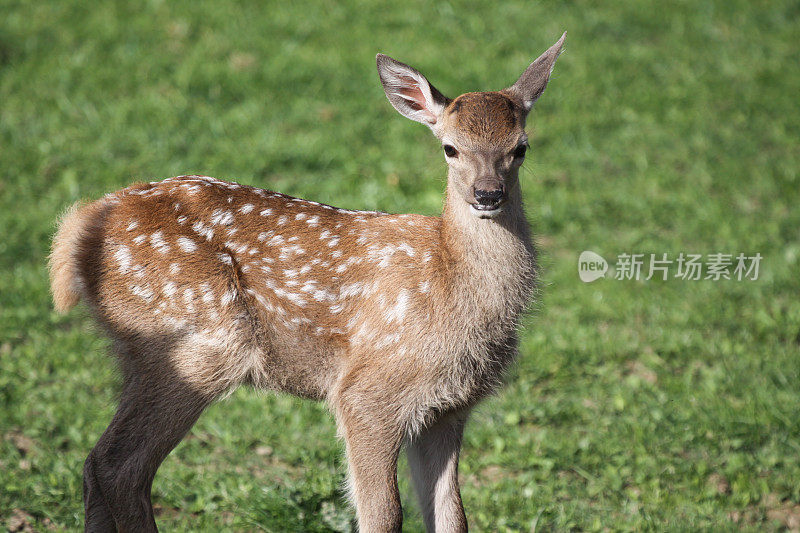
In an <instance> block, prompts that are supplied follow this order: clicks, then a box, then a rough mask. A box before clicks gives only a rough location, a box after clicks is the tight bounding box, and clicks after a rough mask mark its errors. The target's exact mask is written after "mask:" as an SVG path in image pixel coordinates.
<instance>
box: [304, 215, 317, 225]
mask: <svg viewBox="0 0 800 533" xmlns="http://www.w3.org/2000/svg"><path fill="white" fill-rule="evenodd" d="M306 224H308V225H309V226H311V227H316V226H318V225H319V217H318V216H316V215H314V216H313V217H310V218H309V219H308V220H306Z"/></svg>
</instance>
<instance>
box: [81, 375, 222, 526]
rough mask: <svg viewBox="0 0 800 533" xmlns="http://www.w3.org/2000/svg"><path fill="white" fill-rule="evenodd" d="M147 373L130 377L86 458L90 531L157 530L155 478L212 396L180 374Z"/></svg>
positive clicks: (87, 520) (85, 470) (86, 509)
mask: <svg viewBox="0 0 800 533" xmlns="http://www.w3.org/2000/svg"><path fill="white" fill-rule="evenodd" d="M148 377H149V376H148ZM148 377H142V376H136V375H133V376H128V377H126V380H125V385H124V387H123V392H122V397H121V399H120V404H119V408H118V409H117V412H116V414H115V415H114V418H113V419H112V421H111V424H110V425H109V426H108V428H107V429H106V430H105V432H104V433H103V435H102V436H101V437H100V440H99V441H98V442H97V444H96V445H95V447H94V448H93V449H92V451H91V453H90V454H89V457H88V458H87V459H86V463H85V466H84V504H85V511H86V524H85V529H86V531H92V532H94V531H157V528H156V523H155V519H154V518H153V507H152V504H151V502H150V489H151V485H152V483H153V477H155V474H156V470H157V469H158V467H159V465H160V464H161V462H162V461H163V460H164V459H165V458H166V456H167V455H168V454H169V453H170V452H171V451H172V449H173V448H174V447H175V446H176V445H177V444H178V443H179V442H180V441H181V439H182V438H183V437H184V435H185V434H186V433H187V432H188V431H189V429H190V428H191V427H192V425H193V424H194V423H195V421H196V420H197V418H198V417H199V416H200V413H201V412H202V411H203V409H204V408H205V407H206V406H207V405H208V404H209V403H210V402H211V401H212V400H213V398H214V395H211V394H206V393H202V392H199V391H198V390H197V389H194V388H192V387H190V386H189V385H187V384H185V383H182V382H180V380H178V379H177V378H175V379H169V378H165V377H164V376H160V377H159V378H158V380H155V379H148Z"/></svg>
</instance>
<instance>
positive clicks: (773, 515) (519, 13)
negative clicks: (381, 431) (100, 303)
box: [0, 0, 800, 531]
mask: <svg viewBox="0 0 800 533" xmlns="http://www.w3.org/2000/svg"><path fill="white" fill-rule="evenodd" d="M2 12H3V16H2V17H0V228H2V239H0V406H1V408H0V472H2V474H0V524H2V523H3V522H5V524H6V525H7V526H9V527H10V526H11V525H14V527H17V526H18V525H20V524H22V525H26V524H27V525H28V526H30V527H34V528H36V529H40V530H46V529H48V528H56V529H66V530H77V529H79V528H81V527H82V504H81V468H82V462H83V459H84V457H85V455H86V454H87V453H88V451H89V449H90V448H91V447H92V445H93V443H94V441H95V440H96V439H97V438H98V436H99V435H100V433H101V432H102V430H103V429H104V427H105V426H106V424H107V423H108V421H109V420H110V418H111V415H112V413H113V410H114V402H115V398H116V395H117V391H118V386H119V379H118V377H117V375H116V373H115V371H114V368H113V363H112V361H111V360H110V359H109V358H108V357H107V356H106V355H105V351H106V348H107V341H106V340H104V339H103V338H102V337H101V336H100V335H99V333H98V331H97V329H96V327H95V326H93V325H92V322H91V320H90V319H89V317H88V314H87V313H86V311H85V310H77V311H74V312H72V313H70V314H69V315H67V316H64V317H62V316H57V315H56V314H55V313H54V312H53V311H52V306H51V303H50V299H49V295H48V284H47V273H46V269H45V261H46V256H47V252H48V247H49V240H50V237H51V234H52V232H53V229H54V221H55V219H56V217H57V215H58V214H59V212H60V211H61V210H63V209H64V208H65V207H66V206H67V205H69V204H71V203H72V202H74V201H75V200H78V199H80V198H93V197H97V196H99V195H102V194H103V193H105V192H108V191H111V190H114V189H116V188H119V187H122V186H124V185H126V184H128V183H129V182H131V181H134V180H147V179H150V178H152V177H167V176H170V175H177V174H183V173H203V174H209V175H213V176H216V177H219V178H225V179H235V180H238V181H241V182H243V183H248V184H254V185H258V186H265V187H269V188H273V189H278V190H281V191H283V192H286V193H289V194H293V195H297V196H303V197H307V198H312V199H315V200H320V201H324V202H327V203H332V204H335V205H340V206H343V207H350V208H363V209H381V210H385V211H392V212H403V211H413V212H420V213H425V214H434V213H437V212H438V210H439V209H440V205H441V192H442V189H443V183H444V182H443V178H444V171H445V167H444V162H443V157H442V156H441V154H440V153H439V152H440V150H439V149H438V148H437V146H436V143H435V142H434V140H433V139H432V138H431V136H430V134H429V133H428V132H427V131H426V129H425V128H424V127H422V126H420V125H415V124H413V123H411V122H408V121H407V120H404V119H403V118H401V117H399V116H398V115H396V114H395V112H394V111H393V110H392V109H391V107H390V106H389V104H388V103H387V102H386V101H385V97H384V96H383V93H382V91H381V89H380V86H379V83H378V80H377V76H376V73H375V67H374V54H375V53H376V52H378V51H382V52H385V53H388V54H390V55H393V56H394V57H397V58H399V59H400V60H402V61H407V62H409V63H412V64H413V65H415V66H417V67H418V68H420V69H421V70H422V71H423V72H425V73H426V74H427V75H428V76H429V78H431V79H432V81H433V82H434V83H435V84H436V85H437V87H438V88H439V89H441V90H442V91H443V92H445V93H446V94H450V95H455V94H457V93H460V92H465V91H470V90H486V89H496V88H500V87H502V86H504V85H508V84H510V83H511V82H513V81H514V80H515V79H516V77H517V76H518V75H519V73H520V72H521V71H522V70H523V68H524V67H525V66H526V65H527V63H528V62H529V61H530V60H532V59H533V58H534V57H535V56H536V55H538V53H540V52H541V51H543V50H544V49H545V48H546V47H547V46H549V45H550V44H552V42H554V41H555V40H556V39H557V38H558V36H559V35H560V34H561V32H562V31H563V30H565V29H566V30H568V31H569V35H568V39H567V46H566V52H565V53H564V54H563V55H562V56H561V58H560V59H559V62H558V65H557V67H556V69H555V73H554V77H553V79H552V81H551V83H550V85H549V87H548V90H547V91H546V93H545V95H544V96H543V97H542V99H541V101H540V102H539V103H538V104H537V107H536V110H535V112H534V114H533V115H532V118H531V120H530V121H529V131H530V132H531V133H532V146H533V151H532V156H531V158H530V159H529V161H528V162H527V163H526V167H525V171H524V172H523V175H522V181H523V188H524V191H525V195H526V199H527V204H528V207H529V212H530V214H531V218H532V221H533V226H534V229H535V232H536V234H537V235H538V239H539V242H540V245H541V249H542V254H543V265H544V280H543V281H544V283H543V291H542V294H541V299H540V301H539V302H538V303H537V305H536V306H535V307H536V312H535V313H534V314H532V315H531V317H530V318H529V319H528V320H527V322H526V327H525V330H524V332H523V336H522V347H521V360H520V363H519V365H518V367H517V368H516V369H515V370H514V372H513V373H512V374H511V376H510V377H509V384H508V387H507V388H506V389H505V391H504V392H503V393H502V394H501V395H499V396H498V397H496V398H493V399H491V400H489V401H487V402H486V403H484V404H483V405H482V406H481V407H480V408H479V409H478V410H477V412H476V413H475V415H474V416H473V419H472V421H471V423H470V425H469V427H468V429H467V434H466V441H465V446H464V452H463V460H462V468H461V479H462V486H463V496H464V501H465V505H466V508H467V513H468V516H469V520H470V525H471V526H472V528H473V529H474V530H477V531H534V530H536V531H541V530H561V531H563V530H582V531H594V530H612V531H618V530H623V531H624V530H671V531H687V530H688V531H703V530H737V529H742V530H746V531H764V530H779V529H781V528H787V529H794V530H797V529H798V528H800V484H798V479H800V418H799V417H798V413H800V386H798V384H800V346H799V344H800V300H799V299H798V297H797V295H798V293H799V292H800V278H799V277H798V272H800V210H799V209H798V208H797V206H798V203H799V200H800V197H799V196H800V195H799V194H798V192H799V191H800V176H799V175H798V170H799V169H800V150H798V139H799V138H800V110H799V109H798V105H797V95H798V94H800V71H799V70H798V69H797V68H796V66H797V65H798V63H799V62H800V49H799V48H798V46H797V43H798V42H800V26H798V25H797V24H796V21H797V17H798V15H799V14H800V7H798V4H797V3H796V2H745V1H733V2H721V1H718V2H706V3H702V4H698V3H694V2H685V1H683V2H682V1H670V2H655V1H654V0H653V1H651V2H642V3H629V2H607V3H603V5H598V4H595V3H591V2H549V3H531V2H502V3H499V4H494V3H488V2H465V3H463V4H457V3H447V2H442V3H436V4H435V6H431V5H429V4H428V3H424V2H416V1H414V0H411V1H410V2H401V3H394V4H391V5H379V4H378V3H372V2H366V1H357V0H353V1H348V2H333V1H326V2H319V3H305V2H280V3H278V2H271V3H270V4H269V5H264V4H262V3H257V2H238V3H236V4H235V5H234V4H228V3H226V4H224V5H223V4H222V3H217V2H175V3H168V2H159V1H152V2H148V3H146V4H143V5H137V6H136V7H133V5H132V4H130V3H126V2H102V3H93V2H78V1H63V2H49V1H47V2H19V1H6V2H3V8H2ZM583 250H593V251H595V252H597V253H599V254H601V255H603V256H605V257H606V259H609V261H610V262H612V263H613V260H614V258H615V257H616V256H617V255H618V254H621V253H631V252H638V253H648V254H649V253H659V254H660V253H669V254H670V255H671V256H673V257H674V256H676V255H677V254H678V253H680V252H686V253H689V252H692V253H702V254H709V253H715V252H726V253H734V254H735V253H739V252H745V253H748V254H752V253H755V252H759V253H761V254H762V256H763V257H764V259H763V261H762V265H761V273H760V276H759V278H758V280H756V281H741V282H739V281H718V282H712V281H695V282H692V281H682V280H676V279H670V280H668V281H654V280H651V281H647V282H645V281H639V282H636V281H617V280H613V279H604V280H599V281H596V282H594V283H591V284H584V283H582V282H581V281H580V280H579V278H578V276H577V272H576V270H577V257H578V255H579V254H580V252H581V251H583ZM341 456H342V449H341V444H340V442H339V441H337V440H336V438H335V429H334V426H333V423H332V421H331V417H330V416H329V414H328V413H327V412H326V410H325V409H324V407H322V406H320V405H316V404H313V403H304V402H301V401H300V400H295V399H293V398H289V397H284V396H271V395H263V394H258V393H255V392H252V391H249V390H239V391H237V392H236V393H235V394H234V395H233V396H232V397H230V398H229V399H226V400H224V401H222V402H220V403H218V404H215V405H213V406H212V407H211V408H210V409H208V411H207V412H206V413H205V414H204V416H203V417H202V418H201V419H200V421H199V423H198V424H197V425H196V426H195V428H194V429H193V431H192V433H191V435H190V437H189V438H187V439H186V440H185V441H184V442H183V443H182V444H181V445H180V446H179V447H178V448H177V449H176V450H175V452H174V453H173V454H172V455H171V456H170V457H169V458H168V459H167V461H166V462H165V464H164V466H163V467H162V468H161V470H160V471H159V474H158V476H157V478H156V482H155V486H154V494H153V496H154V500H155V502H157V504H158V509H159V516H158V520H159V523H160V525H161V526H162V527H163V529H164V530H167V531H242V530H263V531H349V530H350V528H351V517H352V512H351V511H350V510H349V508H348V507H347V505H346V503H345V501H344V499H343V494H342V492H341V490H340V486H341V482H342V479H343V472H344V469H343V465H342V459H341ZM402 477H403V484H402V493H403V497H404V501H405V502H406V505H405V511H406V522H405V526H406V528H405V529H406V530H407V531H421V530H422V525H421V521H420V517H419V513H418V511H417V510H416V507H415V505H414V504H413V503H412V501H413V498H412V496H411V492H410V489H409V484H408V482H407V480H406V478H407V476H405V475H403V476H402Z"/></svg>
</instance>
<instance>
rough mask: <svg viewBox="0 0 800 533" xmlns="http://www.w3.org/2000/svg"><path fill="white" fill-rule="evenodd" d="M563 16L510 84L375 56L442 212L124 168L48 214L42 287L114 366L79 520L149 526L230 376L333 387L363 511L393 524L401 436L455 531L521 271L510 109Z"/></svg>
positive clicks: (319, 396) (99, 527)
mask: <svg viewBox="0 0 800 533" xmlns="http://www.w3.org/2000/svg"><path fill="white" fill-rule="evenodd" d="M565 35H566V34H565ZM565 35H564V36H562V37H561V39H560V40H559V41H558V42H557V43H556V44H554V45H553V46H552V47H551V48H550V49H548V50H547V51H546V52H545V53H544V54H542V55H541V56H540V57H539V58H538V59H537V60H536V61H534V62H533V63H532V64H531V65H530V66H529V67H528V68H527V69H526V70H525V72H524V73H523V74H522V76H521V77H520V78H519V80H518V81H517V82H516V83H514V85H512V86H510V87H508V88H507V89H504V90H502V91H497V92H474V93H466V94H463V95H461V96H459V97H458V98H455V99H452V100H451V99H450V98H447V97H445V96H444V95H442V94H441V93H440V92H439V91H438V90H436V88H434V87H433V85H431V84H430V83H429V82H428V80H427V79H426V78H425V77H424V76H423V75H422V74H421V73H420V72H419V71H417V70H415V69H413V68H411V67H409V66H407V65H405V64H403V63H400V62H398V61H395V60H394V59H391V58H389V57H387V56H385V55H378V56H377V66H378V73H379V75H380V80H381V83H382V84H383V88H384V91H385V92H386V96H387V97H388V99H389V101H390V103H391V104H392V106H394V108H395V109H396V110H397V111H399V112H400V114H402V115H404V116H406V117H408V118H410V119H412V120H415V121H417V122H421V123H423V124H425V125H427V126H428V127H429V128H430V129H431V130H432V131H433V133H434V135H435V136H436V137H437V138H438V139H439V140H440V141H441V143H442V146H443V149H444V154H445V159H446V161H447V164H448V179H447V190H446V199H445V202H444V209H443V213H442V216H441V217H428V216H421V215H414V214H406V215H393V214H387V213H380V212H374V211H351V210H346V209H337V208H335V207H331V206H329V205H325V204H321V203H317V202H312V201H309V200H303V199H300V198H293V197H291V196H287V195H284V194H280V193H276V192H271V191H267V190H263V189H258V188H255V187H249V186H245V185H239V184H236V183H229V182H225V181H220V180H216V179H213V178H209V177H204V176H180V177H176V178H170V179H167V180H164V181H161V182H153V183H149V184H136V185H132V186H130V187H128V188H126V189H122V190H120V191H117V192H115V193H111V194H109V195H107V196H105V197H104V198H102V199H100V200H97V201H95V202H93V203H89V204H85V205H77V204H76V205H75V206H73V207H72V208H71V209H70V210H69V211H68V212H67V213H66V214H65V215H64V217H63V218H62V220H61V223H60V226H59V229H58V232H57V234H56V236H55V238H54V244H53V251H52V254H51V258H50V271H51V284H52V291H53V296H54V300H55V307H56V309H57V310H58V311H62V312H63V311H67V310H68V309H69V308H71V307H72V306H74V305H75V304H77V303H78V301H79V300H80V299H83V300H84V301H85V303H86V304H87V305H88V307H89V309H90V310H91V313H92V314H93V315H94V317H95V318H96V319H97V321H98V322H99V323H100V324H101V326H102V327H103V328H104V330H105V331H106V332H107V333H108V335H109V336H110V338H111V339H112V340H113V352H114V354H115V355H116V356H117V358H118V360H119V363H120V368H121V373H122V376H123V386H122V394H121V397H120V402H119V408H118V410H117V412H116V414H115V415H114V417H113V419H112V421H111V423H110V425H109V426H108V428H107V429H106V430H105V432H104V433H103V435H102V436H101V437H100V440H99V441H98V443H97V445H96V446H95V447H94V449H92V451H91V453H90V454H89V456H88V458H87V459H86V463H85V465H84V503H85V513H86V530H87V531H155V530H156V523H155V520H154V518H153V508H152V505H151V502H150V491H151V485H152V482H153V477H154V476H155V473H156V470H157V469H158V467H159V465H160V464H161V462H162V461H163V460H164V458H165V457H166V456H167V455H168V454H169V453H170V451H171V450H172V449H173V448H174V447H175V446H176V445H177V444H178V442H180V440H181V439H182V438H183V437H184V435H186V433H187V432H188V431H189V429H190V428H191V427H192V425H193V424H194V422H195V421H196V420H197V418H198V417H199V416H200V414H201V412H202V411H203V409H204V408H205V407H206V406H208V405H209V404H210V403H211V402H212V401H214V400H215V399H216V398H218V397H219V396H220V395H223V394H225V393H226V392H229V391H231V390H232V389H233V388H235V387H237V386H239V385H243V384H245V385H250V386H253V387H257V388H260V389H269V390H275V391H283V392H289V393H292V394H295V395H298V396H301V397H305V398H311V399H315V400H325V401H326V402H327V403H328V405H329V406H330V408H331V411H332V412H333V413H334V415H335V417H336V421H337V424H338V428H339V433H340V435H341V437H342V438H343V439H344V442H345V448H346V453H347V459H348V466H349V476H348V479H349V490H350V495H351V498H352V500H353V501H354V503H355V508H356V514H357V518H358V524H359V529H360V531H363V532H378V531H380V532H383V531H399V530H400V528H401V524H402V510H401V506H400V497H399V494H398V489H397V460H398V454H399V453H400V451H401V449H402V448H405V449H406V451H407V454H408V461H409V464H410V470H411V474H412V477H413V481H414V486H415V488H416V492H417V495H418V498H419V501H420V506H421V509H422V513H423V516H424V519H425V524H426V526H427V529H428V530H429V531H437V532H443V531H448V532H449V531H466V529H467V521H466V518H465V514H464V509H463V506H462V503H461V496H460V493H459V485H458V472H457V470H458V457H459V450H460V448H461V439H462V434H463V431H464V424H465V422H466V419H467V416H468V413H469V412H470V410H471V409H472V408H473V406H475V405H476V404H477V403H478V402H479V401H480V400H481V399H482V398H484V397H486V396H487V395H489V394H491V393H492V392H494V391H495V390H497V388H498V387H499V385H500V384H501V381H502V377H503V374H504V371H505V370H506V369H507V368H508V366H509V364H510V363H511V362H512V361H513V360H514V358H515V355H516V353H517V329H518V326H519V321H520V317H521V315H522V314H523V312H524V311H525V308H526V306H527V305H528V303H529V301H530V299H531V297H532V294H533V292H534V289H535V285H536V278H537V267H536V262H535V260H536V252H535V250H534V246H533V244H532V241H531V236H530V230H529V226H528V222H527V220H526V218H525V213H524V211H523V206H522V193H521V190H520V184H519V179H518V173H519V168H520V166H521V165H522V162H523V160H524V158H525V153H526V151H527V149H528V139H527V136H526V134H525V129H524V128H525V119H526V116H527V115H528V112H529V111H530V110H531V108H532V106H533V104H534V102H535V101H536V100H537V98H539V96H540V95H541V94H542V92H543V91H544V89H545V86H546V85H547V82H548V79H549V77H550V73H551V71H552V69H553V66H554V64H555V61H556V58H557V57H558V55H559V53H560V52H561V48H562V45H563V43H564V37H565Z"/></svg>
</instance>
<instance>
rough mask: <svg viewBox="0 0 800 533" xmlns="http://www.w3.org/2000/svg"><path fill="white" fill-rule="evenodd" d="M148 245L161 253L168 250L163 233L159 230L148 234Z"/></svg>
mask: <svg viewBox="0 0 800 533" xmlns="http://www.w3.org/2000/svg"><path fill="white" fill-rule="evenodd" d="M150 245H151V246H152V247H153V248H155V249H156V250H158V251H159V252H160V253H162V254H165V253H167V252H169V244H167V241H165V240H164V234H163V233H162V232H161V231H160V230H159V231H156V232H155V233H153V234H152V235H150Z"/></svg>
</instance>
